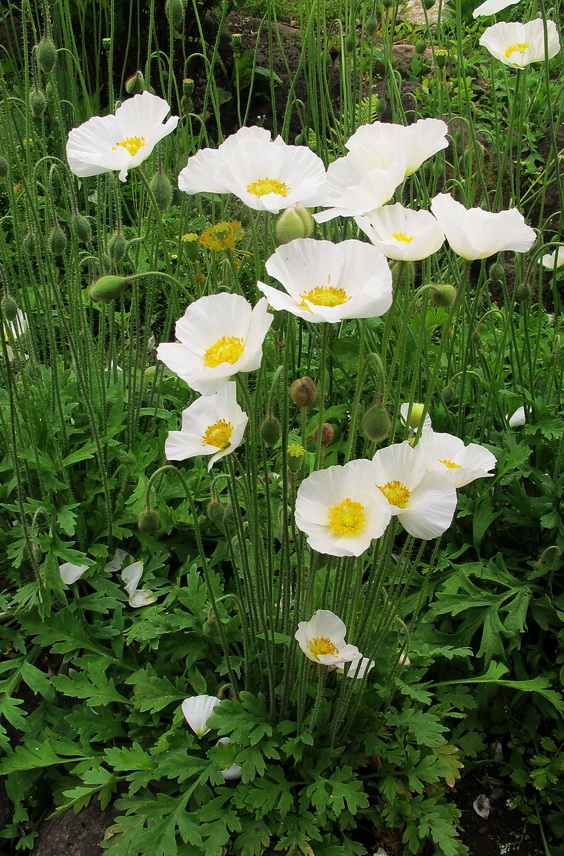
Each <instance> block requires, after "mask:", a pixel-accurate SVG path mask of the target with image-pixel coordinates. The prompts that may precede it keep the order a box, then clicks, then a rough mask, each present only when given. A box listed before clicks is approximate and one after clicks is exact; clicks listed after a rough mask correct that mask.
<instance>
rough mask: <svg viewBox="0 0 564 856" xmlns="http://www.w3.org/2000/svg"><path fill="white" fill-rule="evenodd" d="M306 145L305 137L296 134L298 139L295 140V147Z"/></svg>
mask: <svg viewBox="0 0 564 856" xmlns="http://www.w3.org/2000/svg"><path fill="white" fill-rule="evenodd" d="M304 143H305V137H304V135H303V134H296V139H295V140H294V145H296V146H303V145H304Z"/></svg>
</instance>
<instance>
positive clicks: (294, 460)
mask: <svg viewBox="0 0 564 856" xmlns="http://www.w3.org/2000/svg"><path fill="white" fill-rule="evenodd" d="M304 458H305V449H304V447H303V446H299V445H298V444H297V443H295V444H293V445H292V446H288V456H287V459H286V460H287V463H288V469H289V470H290V472H291V473H299V471H300V470H301V468H302V464H303V462H304Z"/></svg>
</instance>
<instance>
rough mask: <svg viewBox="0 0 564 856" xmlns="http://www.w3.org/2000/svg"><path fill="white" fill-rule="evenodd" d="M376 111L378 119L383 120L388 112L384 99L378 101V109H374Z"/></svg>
mask: <svg viewBox="0 0 564 856" xmlns="http://www.w3.org/2000/svg"><path fill="white" fill-rule="evenodd" d="M374 109H375V111H376V117H377V118H378V119H381V118H382V116H383V115H384V113H385V112H386V102H385V100H384V99H383V98H378V100H377V101H376V107H375V108H374Z"/></svg>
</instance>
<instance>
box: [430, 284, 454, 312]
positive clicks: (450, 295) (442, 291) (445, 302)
mask: <svg viewBox="0 0 564 856" xmlns="http://www.w3.org/2000/svg"><path fill="white" fill-rule="evenodd" d="M429 297H430V298H431V303H433V304H434V305H435V306H442V307H443V308H444V309H448V308H449V307H450V306H452V304H453V303H454V301H455V300H456V288H455V287H454V285H451V284H450V282H437V283H435V284H434V285H433V287H432V288H431V289H429Z"/></svg>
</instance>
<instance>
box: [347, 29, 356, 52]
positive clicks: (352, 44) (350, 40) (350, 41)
mask: <svg viewBox="0 0 564 856" xmlns="http://www.w3.org/2000/svg"><path fill="white" fill-rule="evenodd" d="M355 48H356V33H349V35H348V36H347V37H346V39H345V51H346V52H347V53H352V52H353V51H354V49H355Z"/></svg>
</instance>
